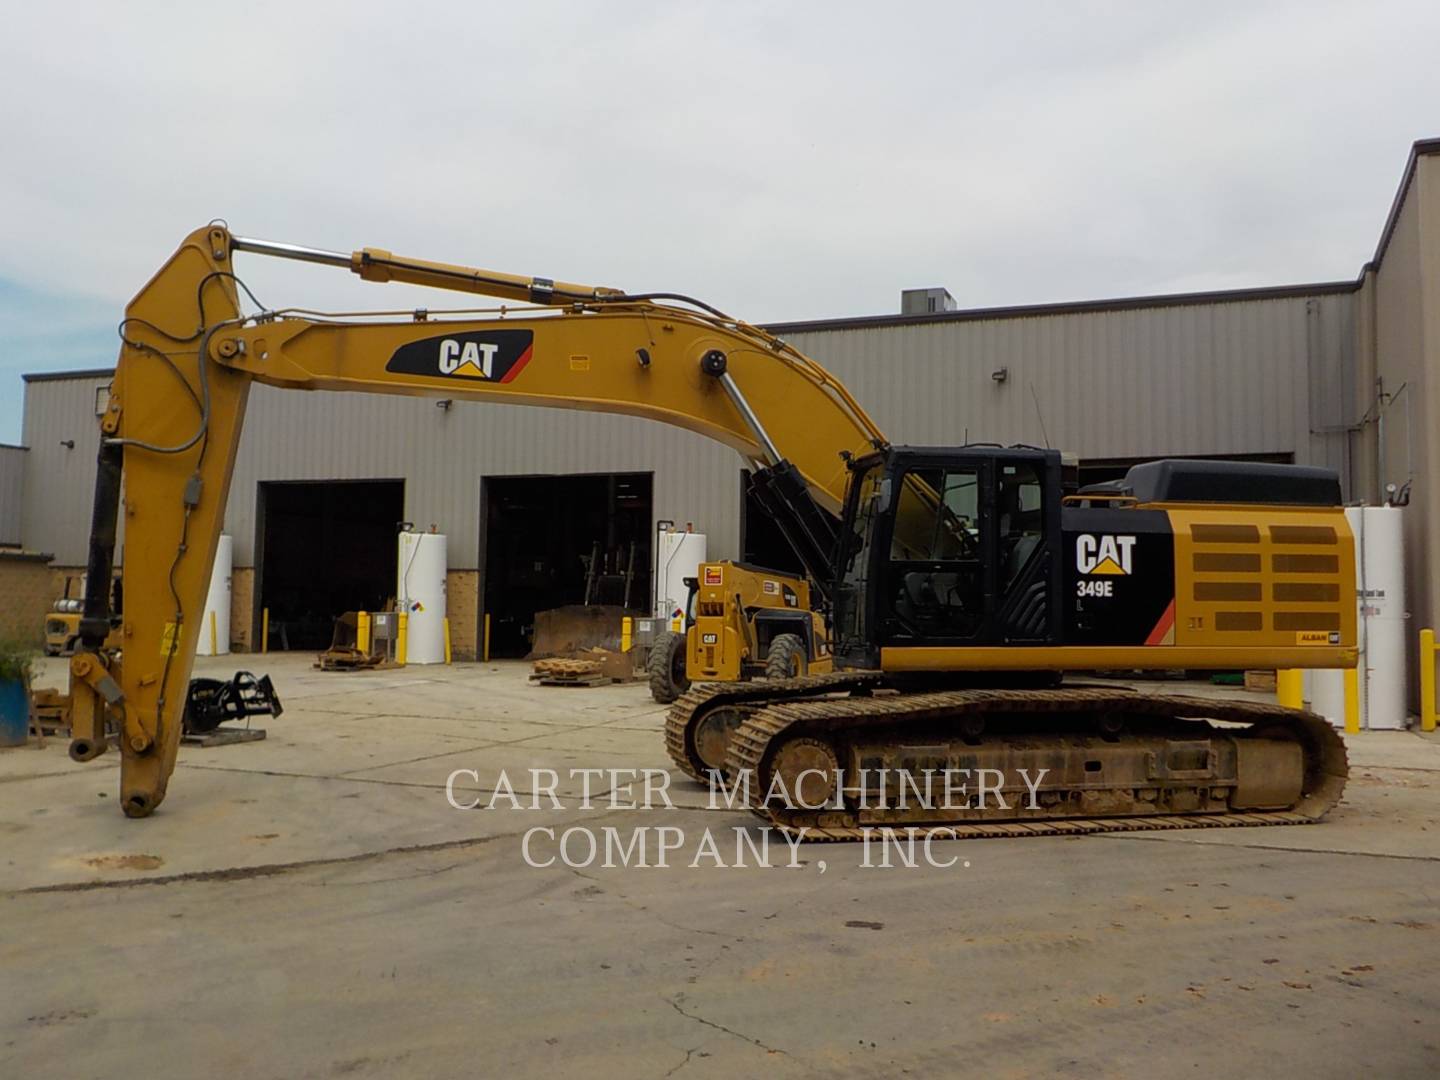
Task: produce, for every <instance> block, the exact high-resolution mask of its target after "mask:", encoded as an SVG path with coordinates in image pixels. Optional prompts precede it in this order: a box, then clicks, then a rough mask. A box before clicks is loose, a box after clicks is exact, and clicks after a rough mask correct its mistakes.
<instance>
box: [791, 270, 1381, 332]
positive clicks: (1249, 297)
mask: <svg viewBox="0 0 1440 1080" xmlns="http://www.w3.org/2000/svg"><path fill="white" fill-rule="evenodd" d="M1359 287H1360V286H1359V282H1358V281H1321V282H1314V283H1312V284H1309V285H1270V286H1264V287H1260V288H1252V289H1223V290H1212V291H1209V292H1190V293H1162V294H1158V295H1154V296H1125V297H1117V298H1114V299H1111V300H1072V301H1068V302H1063V303H1056V304H1017V305H1013V306H1009V307H993V308H967V309H965V310H963V311H936V312H927V313H925V314H923V315H901V314H898V313H896V314H890V315H861V316H854V317H850V318H839V319H812V320H806V321H801V322H781V323H766V324H765V326H764V329H766V330H768V331H770V332H771V333H776V334H793V333H807V332H813V331H822V330H859V329H863V328H866V327H884V326H928V325H930V324H932V323H948V322H979V321H982V320H986V319H1033V318H1039V317H1043V316H1046V315H1069V314H1076V313H1085V312H1098V311H1132V310H1135V309H1139V308H1158V307H1185V306H1188V305H1193V304H1239V303H1245V302H1247V301H1254V300H1290V299H1294V298H1297V297H1308V296H1327V295H1331V294H1335V293H1349V292H1354V291H1355V290H1356V289H1358V288H1359Z"/></svg>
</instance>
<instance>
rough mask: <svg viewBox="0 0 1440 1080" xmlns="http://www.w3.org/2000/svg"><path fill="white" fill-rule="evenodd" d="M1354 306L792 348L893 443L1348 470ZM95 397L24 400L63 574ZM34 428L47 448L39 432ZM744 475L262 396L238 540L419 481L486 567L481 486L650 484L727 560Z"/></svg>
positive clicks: (244, 544) (547, 432)
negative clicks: (1337, 433)
mask: <svg viewBox="0 0 1440 1080" xmlns="http://www.w3.org/2000/svg"><path fill="white" fill-rule="evenodd" d="M1353 303H1354V301H1353V297H1352V296H1350V295H1347V294H1338V295H1337V294H1321V295H1316V296H1314V297H1305V296H1298V297H1292V298H1285V299H1266V300H1240V301H1231V302H1226V303H1217V304H1210V305H1188V306H1173V307H1154V308H1140V309H1129V310H1120V311H1102V312H1095V311H1091V312H1070V313H1059V314H1047V315H1040V316H1033V317H1023V318H997V319H987V320H976V321H967V322H951V323H928V324H925V325H919V326H916V325H911V326H892V327H883V328H863V329H845V330H827V331H824V332H814V333H806V332H803V331H802V332H792V333H791V334H789V339H790V340H791V341H792V342H793V343H794V344H795V345H797V346H798V347H799V348H801V349H802V350H804V351H806V352H808V353H809V354H810V355H812V356H814V357H815V358H816V359H817V360H819V361H820V362H821V363H823V364H824V365H825V366H826V367H827V368H829V369H830V370H831V371H833V372H835V374H836V375H838V376H839V377H840V378H841V379H842V380H843V381H844V382H845V383H846V384H847V385H848V386H849V387H850V389H851V390H852V391H853V392H854V393H855V395H856V397H858V398H859V400H860V401H861V403H862V404H863V405H864V406H865V408H866V409H867V410H869V411H870V413H871V414H872V415H873V416H874V418H875V420H876V422H877V423H879V425H880V426H881V428H882V430H884V431H885V432H886V434H887V435H888V436H889V437H890V438H891V439H892V440H894V441H895V442H908V443H935V444H955V443H959V442H963V441H965V440H966V439H967V438H968V439H970V440H973V441H995V442H1003V443H1010V442H1029V443H1035V444H1041V443H1043V442H1045V441H1046V440H1047V438H1048V442H1049V443H1050V445H1052V446H1056V447H1060V448H1063V449H1066V450H1070V451H1073V452H1075V453H1077V454H1078V455H1080V456H1081V457H1082V458H1124V457H1146V456H1156V455H1162V454H1237V453H1293V454H1294V455H1295V458H1296V460H1297V461H1301V462H1316V463H1321V462H1323V463H1328V464H1331V465H1333V466H1335V467H1337V468H1343V461H1342V460H1340V458H1341V457H1343V447H1344V441H1345V440H1344V439H1343V438H1340V439H1336V438H1331V437H1328V436H1321V435H1313V436H1312V435H1311V433H1310V432H1311V428H1312V426H1315V427H1320V426H1324V425H1326V424H1330V423H1334V422H1337V418H1338V419H1339V420H1341V421H1343V420H1345V418H1346V417H1347V416H1348V413H1347V412H1346V411H1345V408H1340V409H1338V410H1337V409H1336V408H1334V407H1332V405H1331V401H1332V399H1333V398H1338V397H1341V396H1349V395H1350V392H1349V391H1348V389H1347V390H1345V391H1344V392H1343V395H1342V390H1341V388H1340V387H1337V386H1335V385H1333V380H1335V379H1338V378H1340V377H1341V375H1342V374H1343V372H1345V371H1347V370H1351V369H1352V368H1353V337H1354V331H1353V317H1354V314H1353ZM1347 365H1348V366H1347ZM998 368H1007V369H1008V372H1009V377H1008V379H1007V380H1006V381H1005V382H1004V383H997V382H995V381H994V380H993V379H992V378H991V372H993V371H995V370H996V369H998ZM1312 377H1313V378H1314V379H1315V380H1316V389H1315V391H1314V393H1313V395H1312V392H1311V388H1310V381H1311V379H1312ZM94 385H95V384H94V382H93V380H92V381H90V382H86V383H83V384H80V385H77V384H76V383H72V382H68V381H64V382H45V383H31V384H29V385H28V386H27V397H26V437H27V441H30V442H31V445H33V446H36V447H37V457H36V460H35V461H34V462H33V463H32V468H31V472H30V476H31V477H32V480H31V481H30V482H29V484H28V485H27V487H28V488H30V489H31V490H30V492H29V494H28V495H27V502H26V540H27V543H32V544H44V545H49V547H48V548H47V550H49V549H52V548H53V549H54V550H55V551H56V553H57V555H59V556H60V557H61V559H62V561H65V562H76V563H78V562H82V561H83V559H84V550H85V536H86V533H87V532H88V524H89V522H88V516H89V505H90V504H89V491H90V487H91V485H92V484H93V482H94V481H93V478H94V456H95V434H94V431H95V429H94V420H93V411H94V410H93V398H94V389H93V387H94ZM1346 385H1347V386H1348V384H1346ZM1312 400H1313V401H1314V402H1316V403H1317V404H1315V405H1314V406H1313V408H1314V410H1315V411H1316V413H1317V414H1319V413H1321V412H1322V411H1323V415H1320V416H1319V417H1318V423H1315V422H1312V415H1311V413H1312ZM1037 401H1038V405H1037ZM1322 404H1323V410H1322ZM1347 408H1348V407H1347ZM1042 416H1043V423H1044V428H1043V430H1042V425H1041V417H1042ZM32 427H33V428H34V429H35V430H36V431H37V432H39V431H40V430H41V429H44V430H45V432H46V434H44V435H43V437H40V436H38V435H37V436H36V437H35V438H33V439H32V436H31V431H32ZM62 428H64V429H65V432H66V433H65V434H59V433H58V432H60V430H61V429H62ZM62 437H63V438H70V437H73V438H75V439H76V448H75V450H74V451H73V452H64V451H62V452H61V453H60V454H56V452H55V450H56V444H57V442H58V440H59V439H60V438H62ZM41 448H43V449H44V453H43V455H42V454H40V453H39V451H40V449H41ZM739 470H740V462H739V459H738V458H737V457H736V455H735V454H734V453H733V452H731V451H730V450H728V449H725V448H723V447H721V446H719V445H717V444H714V443H711V442H709V441H708V440H705V439H703V438H701V437H700V436H697V435H692V434H690V433H688V432H683V431H679V430H675V429H671V428H668V427H666V426H664V425H662V424H658V423H655V422H653V421H648V420H639V419H633V418H629V417H620V416H610V415H603V414H599V413H584V412H574V411H569V410H558V409H535V408H517V407H514V406H500V405H484V404H474V403H465V402H456V403H455V404H454V406H452V408H451V409H450V410H449V411H448V412H447V411H445V410H442V409H438V408H436V406H435V403H434V401H433V400H428V399H421V398H404V397H386V396H376V395H367V394H349V393H346V394H335V393H323V392H316V393H309V394H305V393H296V392H293V391H279V390H275V389H272V388H268V387H256V388H255V391H254V393H253V395H252V397H251V401H250V407H249V412H248V417H247V422H246V427H245V433H244V435H243V437H242V441H241V445H240V455H239V461H238V463H237V468H236V474H235V479H234V484H233V487H232V490H231V499H230V506H229V510H228V513H227V518H226V528H227V530H228V531H229V532H230V533H231V534H232V535H233V536H234V537H235V560H236V564H237V565H239V566H246V565H251V564H252V562H253V558H254V540H255V499H256V485H257V484H258V483H259V482H261V481H265V480H307V479H308V480H325V479H363V478H403V479H404V480H405V481H406V485H405V514H406V517H407V518H409V519H410V520H413V521H415V522H416V523H417V524H419V525H421V526H428V525H429V524H430V523H431V522H434V523H435V524H436V525H437V526H439V528H440V529H442V530H444V531H445V532H447V533H448V534H449V535H450V537H451V541H450V553H451V562H452V565H453V566H454V567H455V568H457V569H464V568H473V567H474V566H475V563H476V560H477V555H478V547H479V535H478V532H479V519H480V502H479V500H480V479H481V477H483V476H506V475H524V474H527V473H532V474H538V473H601V472H618V471H624V472H630V471H638V472H650V471H653V472H654V474H655V488H654V497H655V513H656V515H657V516H658V517H661V518H672V519H675V520H677V521H680V522H686V521H693V522H694V523H695V526H696V528H697V529H700V530H702V531H705V532H707V533H708V534H709V535H710V537H711V542H710V550H711V553H712V555H714V556H715V557H726V556H734V555H738V553H739V550H738V549H739V503H740V481H739ZM37 491H43V492H46V493H47V497H46V498H43V499H41V498H39V497H37V495H36V492H37Z"/></svg>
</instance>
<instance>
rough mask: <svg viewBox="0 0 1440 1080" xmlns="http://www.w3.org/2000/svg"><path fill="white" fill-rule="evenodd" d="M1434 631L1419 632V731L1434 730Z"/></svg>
mask: <svg viewBox="0 0 1440 1080" xmlns="http://www.w3.org/2000/svg"><path fill="white" fill-rule="evenodd" d="M1436 719H1437V718H1436V716H1435V631H1434V630H1430V629H1425V630H1421V631H1420V730H1421V731H1434V730H1435V721H1436Z"/></svg>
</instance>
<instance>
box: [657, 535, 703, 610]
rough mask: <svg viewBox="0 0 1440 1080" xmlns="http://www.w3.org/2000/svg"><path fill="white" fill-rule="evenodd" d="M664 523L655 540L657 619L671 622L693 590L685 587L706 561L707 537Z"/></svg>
mask: <svg viewBox="0 0 1440 1080" xmlns="http://www.w3.org/2000/svg"><path fill="white" fill-rule="evenodd" d="M668 525H669V523H668V522H666V523H662V525H661V527H660V531H659V532H658V533H657V534H656V537H655V617H656V618H657V619H669V618H670V617H671V616H672V615H673V614H674V613H675V609H676V608H680V609H681V610H682V611H683V610H684V608H685V601H686V599H687V598H688V597H689V595H690V589H689V587H688V586H687V585H686V584H685V579H686V578H687V577H689V578H693V577H694V576H695V574H696V573H697V572H698V571H699V569H700V564H701V563H703V562H705V561H706V556H705V552H706V545H705V534H704V533H697V532H690V531H688V530H686V531H684V532H682V531H680V530H678V529H675V528H674V527H673V526H671V527H667V526H668Z"/></svg>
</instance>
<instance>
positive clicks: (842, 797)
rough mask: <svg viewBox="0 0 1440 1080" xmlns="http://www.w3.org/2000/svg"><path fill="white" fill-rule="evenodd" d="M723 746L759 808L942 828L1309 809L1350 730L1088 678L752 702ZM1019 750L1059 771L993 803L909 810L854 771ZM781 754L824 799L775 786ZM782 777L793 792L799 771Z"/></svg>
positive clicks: (837, 826) (1041, 828)
mask: <svg viewBox="0 0 1440 1080" xmlns="http://www.w3.org/2000/svg"><path fill="white" fill-rule="evenodd" d="M837 689H838V688H837ZM1211 721H1218V722H1219V723H1218V724H1215V723H1212V722H1211ZM867 740H870V741H868V742H867ZM727 749H728V759H727V767H726V772H727V774H728V775H730V776H731V777H732V778H734V777H739V776H741V775H744V772H743V771H744V770H750V772H749V776H750V779H751V782H750V785H749V787H748V799H749V805H750V808H751V810H752V811H753V812H754V813H755V814H756V815H757V816H759V817H760V818H761V819H762V820H764V821H765V822H766V823H767V824H768V825H770V826H772V827H774V828H778V829H781V830H782V831H785V832H787V833H790V834H792V835H794V834H799V835H801V836H802V837H803V838H804V839H806V840H820V841H824V840H832V841H833V840H859V839H864V838H866V837H867V836H874V835H876V834H877V833H878V832H880V830H884V829H893V830H895V832H896V833H897V834H904V835H908V836H911V837H916V838H919V837H927V836H929V835H930V834H932V833H933V834H938V835H939V836H943V837H945V838H947V839H948V838H979V837H1014V836H1035V835H1041V836H1045V835H1049V836H1064V835H1075V834H1082V833H1097V832H1124V831H1135V830H1150V829H1182V828H1225V827H1230V828H1233V827H1245V826H1260V825H1299V824H1308V823H1310V822H1314V821H1318V820H1319V819H1320V818H1321V817H1323V816H1324V814H1325V813H1326V812H1327V811H1328V810H1330V808H1331V807H1333V806H1334V805H1335V804H1336V803H1337V802H1339V800H1340V796H1341V793H1342V792H1343V791H1344V787H1345V779H1346V776H1347V774H1348V762H1347V759H1346V752H1345V744H1344V741H1343V740H1342V739H1341V738H1340V737H1339V735H1338V734H1336V732H1335V731H1334V729H1333V728H1331V726H1330V724H1329V723H1328V722H1327V721H1326V720H1325V719H1324V718H1323V717H1320V716H1317V715H1315V714H1314V713H1309V712H1303V711H1299V710H1294V709H1288V708H1284V707H1281V706H1277V705H1267V704H1259V703H1249V702H1238V701H1236V702H1229V701H1223V700H1218V699H1211V698H1196V697H1181V696H1151V695H1145V694H1141V693H1136V692H1133V691H1125V690H1111V689H1094V688H1089V687H1086V688H1071V689H1063V688H1062V689H1059V690H955V691H943V692H933V693H895V694H883V693H882V694H878V695H873V696H864V697H853V696H852V697H834V696H831V697H818V698H817V697H813V696H811V697H800V698H798V699H795V700H786V701H771V702H766V703H765V704H764V706H763V707H761V708H756V709H754V710H753V711H751V712H750V713H749V714H748V715H747V716H746V718H745V719H744V721H743V722H742V723H740V724H739V725H738V727H737V728H736V729H735V731H734V732H733V734H732V735H731V737H730V738H729V740H728V744H727ZM1020 761H1027V762H1048V763H1049V764H1050V765H1051V766H1052V771H1053V772H1054V773H1055V774H1057V779H1056V780H1055V781H1053V782H1051V783H1045V782H1042V783H1041V784H1040V785H1039V786H1038V788H1037V791H1036V797H1034V798H1033V799H1032V801H1034V802H1036V803H1037V805H1035V806H1033V807H1032V806H1030V805H1029V803H1028V802H1023V801H1017V802H1016V803H1015V805H1013V806H1010V807H1008V808H1007V809H1003V810H1002V809H1000V808H999V807H998V806H989V807H987V806H985V805H984V799H983V796H982V799H981V804H980V805H979V806H978V807H977V806H974V805H970V804H969V801H968V800H967V803H966V805H961V806H955V805H954V804H951V805H950V806H945V807H933V806H932V807H930V808H923V807H921V806H918V805H917V806H913V807H909V808H907V809H903V810H902V809H900V808H898V807H895V806H880V807H877V806H875V805H871V804H867V803H865V801H864V794H865V793H864V789H863V788H862V789H861V796H860V799H858V800H857V799H856V798H855V791H854V788H853V786H852V785H853V776H854V774H855V773H856V772H858V771H859V770H860V769H869V768H872V767H887V768H897V769H909V770H910V771H911V772H912V773H913V772H916V771H918V770H917V769H916V766H917V765H930V764H938V765H939V766H940V767H941V768H954V769H963V768H965V767H967V765H975V764H976V763H984V764H992V765H994V764H998V763H1001V762H1008V763H1009V764H1010V765H1011V766H1012V768H1013V767H1014V766H1015V764H1016V763H1017V762H1020ZM1077 763H1078V765H1079V766H1080V770H1078V771H1077V769H1076V768H1075V766H1076V765H1077ZM1177 764H1178V766H1179V767H1177ZM832 765H834V766H841V767H842V769H841V775H842V776H847V777H850V779H848V780H845V781H841V780H839V778H838V777H837V785H838V786H832V787H830V788H827V787H826V786H825V784H824V783H820V782H819V781H817V780H815V779H814V777H815V776H817V775H819V774H821V773H823V772H824V771H825V770H826V769H827V768H828V767H830V766H832ZM1092 768H1093V770H1094V772H1093V773H1092V772H1090V771H1089V770H1091V769H1092ZM1227 768H1228V770H1229V773H1230V774H1231V775H1224V773H1225V771H1226V769H1227ZM777 769H778V770H779V771H780V772H781V774H782V776H783V774H785V773H786V772H788V773H791V774H795V775H792V776H791V777H790V778H789V779H790V780H794V779H796V776H798V777H799V778H800V780H801V781H803V782H805V783H809V784H810V785H811V790H810V791H809V793H808V795H807V796H806V797H805V798H804V802H805V804H806V806H808V807H822V804H823V808H821V809H807V808H803V807H800V806H795V807H793V808H792V807H788V806H786V805H785V804H784V800H783V799H781V800H777V799H775V798H773V797H772V798H770V799H768V800H767V798H766V796H767V793H771V792H772V788H771V784H772V781H773V780H774V779H775V774H776V771H777ZM1137 769H1138V770H1139V771H1138V772H1137ZM1112 770H1113V773H1114V774H1116V775H1115V776H1114V778H1113V779H1107V778H1106V776H1105V774H1106V773H1107V772H1111V771H1112ZM806 773H808V774H810V776H811V779H810V780H808V781H805V780H804V775H805V774H806ZM817 784H818V787H817V786H816V785H817ZM785 786H786V789H787V790H790V791H793V792H794V793H795V794H796V796H797V797H798V795H799V784H798V783H796V784H795V785H794V786H793V787H792V786H791V784H790V782H789V780H787V781H786V784H785ZM1277 803H1279V805H1277Z"/></svg>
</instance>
